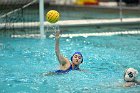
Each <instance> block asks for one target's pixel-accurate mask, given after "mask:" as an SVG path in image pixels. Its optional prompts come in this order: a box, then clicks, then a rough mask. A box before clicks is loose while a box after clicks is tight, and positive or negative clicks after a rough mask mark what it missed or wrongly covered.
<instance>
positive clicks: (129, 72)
mask: <svg viewBox="0 0 140 93" xmlns="http://www.w3.org/2000/svg"><path fill="white" fill-rule="evenodd" d="M137 75H138V71H137V70H136V69H134V68H128V69H126V71H125V75H124V80H125V81H134V79H135V78H136V77H137Z"/></svg>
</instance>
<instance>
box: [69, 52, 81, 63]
mask: <svg viewBox="0 0 140 93" xmlns="http://www.w3.org/2000/svg"><path fill="white" fill-rule="evenodd" d="M75 54H79V55H80V56H81V57H82V60H81V63H82V62H83V56H82V54H81V52H75V53H74V54H73V55H72V57H73V56H74V55H75ZM72 57H71V61H72Z"/></svg>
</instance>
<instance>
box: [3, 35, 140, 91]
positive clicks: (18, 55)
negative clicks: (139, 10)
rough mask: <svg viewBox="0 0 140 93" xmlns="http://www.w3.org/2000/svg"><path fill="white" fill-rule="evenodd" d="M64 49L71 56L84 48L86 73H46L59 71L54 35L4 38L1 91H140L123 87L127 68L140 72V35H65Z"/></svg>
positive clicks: (62, 39) (63, 40)
mask: <svg viewBox="0 0 140 93" xmlns="http://www.w3.org/2000/svg"><path fill="white" fill-rule="evenodd" d="M60 47H61V52H62V53H63V54H64V55H65V56H66V57H68V58H69V59H70V57H71V55H72V54H73V53H74V52H75V51H81V52H82V54H83V56H84V62H83V64H81V66H80V67H81V69H84V70H85V72H79V71H71V72H70V73H68V74H64V75H55V76H46V77H45V76H42V73H44V72H49V71H53V70H57V69H58V68H59V64H58V61H57V59H56V56H55V52H54V38H46V39H44V40H41V39H35V38H34V39H33V38H30V39H26V38H0V93H132V92H133V93H140V86H135V87H131V88H123V87H121V85H122V84H123V72H124V70H125V69H126V68H127V67H134V68H136V69H138V71H140V64H139V62H140V36H139V35H117V36H106V37H103V36H102V37H101V36H100V37H87V38H85V37H73V38H61V40H60Z"/></svg>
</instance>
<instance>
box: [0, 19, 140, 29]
mask: <svg viewBox="0 0 140 93" xmlns="http://www.w3.org/2000/svg"><path fill="white" fill-rule="evenodd" d="M136 24H140V18H123V19H122V21H121V19H87V20H62V21H58V22H57V23H56V24H50V23H48V22H44V25H45V27H47V26H51V25H59V26H60V27H86V26H118V25H136ZM39 26H40V22H24V23H1V25H0V28H11V27H14V28H30V27H39Z"/></svg>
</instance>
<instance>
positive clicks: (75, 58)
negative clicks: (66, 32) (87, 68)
mask: <svg viewBox="0 0 140 93" xmlns="http://www.w3.org/2000/svg"><path fill="white" fill-rule="evenodd" d="M59 38H60V31H56V34H55V53H56V56H57V59H58V61H59V63H60V70H56V71H54V72H50V73H47V74H45V75H50V74H63V73H68V72H69V71H71V70H80V68H79V65H80V64H81V63H82V62H83V56H82V54H81V53H80V52H75V53H74V54H73V55H72V57H71V62H70V60H68V59H67V58H66V57H64V56H63V55H62V54H61V53H60V49H59Z"/></svg>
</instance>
